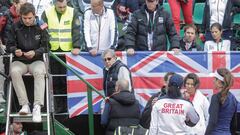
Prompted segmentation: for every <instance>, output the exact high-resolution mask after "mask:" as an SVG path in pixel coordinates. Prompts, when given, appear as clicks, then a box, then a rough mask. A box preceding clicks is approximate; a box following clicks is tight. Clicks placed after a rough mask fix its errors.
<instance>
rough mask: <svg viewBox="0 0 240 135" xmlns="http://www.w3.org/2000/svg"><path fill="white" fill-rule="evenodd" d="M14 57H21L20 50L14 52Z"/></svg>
mask: <svg viewBox="0 0 240 135" xmlns="http://www.w3.org/2000/svg"><path fill="white" fill-rule="evenodd" d="M15 55H16V56H17V57H21V56H22V55H23V52H22V50H21V49H17V50H16V51H15Z"/></svg>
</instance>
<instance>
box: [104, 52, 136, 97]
mask: <svg viewBox="0 0 240 135" xmlns="http://www.w3.org/2000/svg"><path fill="white" fill-rule="evenodd" d="M102 59H103V60H104V64H105V68H104V69H103V88H104V93H105V95H106V96H111V95H112V94H113V93H114V92H115V86H116V82H117V81H118V80H122V79H124V80H127V81H128V83H129V87H128V90H129V91H132V92H133V87H132V79H131V72H130V70H129V69H128V67H127V66H126V65H125V64H123V63H122V62H121V60H119V59H117V56H116V54H115V52H114V51H113V50H111V49H107V50H105V51H104V52H103V53H102Z"/></svg>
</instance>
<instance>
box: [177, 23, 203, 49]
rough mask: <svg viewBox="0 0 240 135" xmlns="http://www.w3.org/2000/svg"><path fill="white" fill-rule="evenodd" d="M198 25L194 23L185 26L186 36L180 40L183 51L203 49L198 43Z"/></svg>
mask: <svg viewBox="0 0 240 135" xmlns="http://www.w3.org/2000/svg"><path fill="white" fill-rule="evenodd" d="M196 32H197V27H196V26H195V25H194V24H188V25H186V26H185V27H184V37H183V38H182V39H181V40H180V49H181V50H182V51H203V49H202V47H201V46H200V45H199V44H197V43H196V41H195V39H196Z"/></svg>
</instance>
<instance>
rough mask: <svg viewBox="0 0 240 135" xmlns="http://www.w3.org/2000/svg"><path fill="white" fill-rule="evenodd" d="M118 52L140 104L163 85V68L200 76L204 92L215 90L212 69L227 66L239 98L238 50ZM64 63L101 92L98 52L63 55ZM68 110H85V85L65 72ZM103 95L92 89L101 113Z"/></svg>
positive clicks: (95, 106) (75, 112) (74, 113)
mask: <svg viewBox="0 0 240 135" xmlns="http://www.w3.org/2000/svg"><path fill="white" fill-rule="evenodd" d="M117 56H118V57H119V58H120V59H121V60H122V62H123V63H125V64H127V65H128V67H129V69H130V70H131V72H132V78H133V86H134V90H135V95H136V97H137V99H138V100H139V102H140V104H141V107H142V108H143V107H144V106H145V104H146V103H147V101H148V99H149V98H150V97H151V96H152V95H153V94H154V93H156V92H158V91H160V89H161V87H162V86H163V76H164V75H165V74H166V72H176V73H179V74H181V75H182V76H185V75H186V74H188V73H192V72H193V73H196V74H197V75H198V76H199V77H200V81H201V84H200V88H199V90H201V91H202V92H203V93H204V94H205V95H206V96H208V97H211V95H212V94H213V93H214V88H213V77H210V75H209V74H210V73H213V72H214V71H215V70H216V69H217V68H220V67H226V68H228V69H229V70H230V71H231V72H232V73H233V76H234V80H235V81H234V85H233V87H232V89H231V91H232V93H233V94H234V95H235V96H236V97H237V98H238V100H240V74H239V72H240V54H239V53H237V52H212V53H207V52H183V53H181V54H176V55H175V54H173V52H160V51H156V52H137V53H136V54H135V55H134V56H127V55H126V53H125V52H117ZM66 61H67V64H68V65H70V66H71V67H72V68H73V69H74V70H76V71H77V72H78V73H79V74H80V75H81V76H82V77H83V78H84V79H86V80H87V81H88V82H90V83H91V84H92V85H93V86H94V87H95V88H96V89H97V90H99V91H100V92H101V93H103V90H102V89H103V87H102V77H103V71H102V69H103V67H104V63H103V61H102V60H101V57H100V55H97V56H95V57H92V56H90V55H89V54H88V53H81V55H79V56H73V55H71V54H67V55H66ZM67 85H68V89H67V91H68V94H67V95H68V110H69V117H74V116H77V115H79V114H87V113H88V107H87V92H86V91H87V87H86V85H85V84H84V83H83V82H82V81H80V80H79V79H78V78H77V77H76V76H74V75H73V74H72V73H71V72H70V71H68V72H67ZM101 102H102V98H101V96H99V95H98V94H97V93H95V92H93V111H94V112H95V113H100V109H101V107H100V106H101Z"/></svg>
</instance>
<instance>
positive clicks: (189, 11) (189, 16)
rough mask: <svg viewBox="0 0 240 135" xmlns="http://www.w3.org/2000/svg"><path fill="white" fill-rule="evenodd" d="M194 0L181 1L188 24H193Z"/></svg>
mask: <svg viewBox="0 0 240 135" xmlns="http://www.w3.org/2000/svg"><path fill="white" fill-rule="evenodd" d="M192 3H193V0H188V2H187V3H184V2H181V7H182V12H183V16H184V21H185V23H186V24H192V23H193V20H192V12H193V11H192V7H193V4H192Z"/></svg>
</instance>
